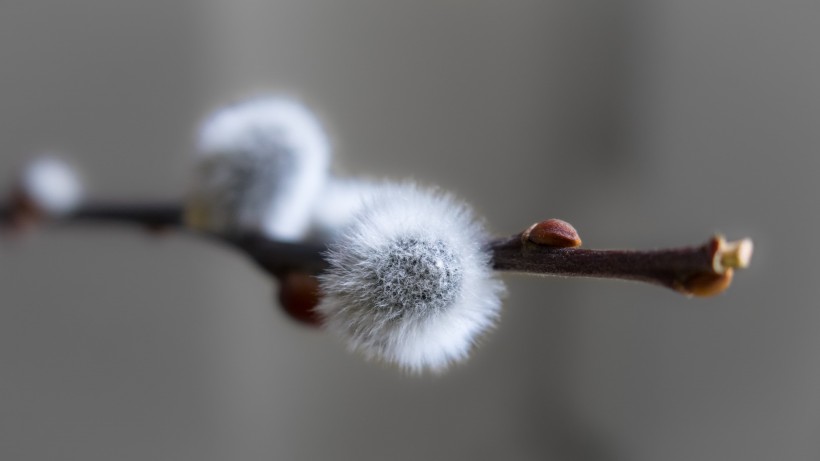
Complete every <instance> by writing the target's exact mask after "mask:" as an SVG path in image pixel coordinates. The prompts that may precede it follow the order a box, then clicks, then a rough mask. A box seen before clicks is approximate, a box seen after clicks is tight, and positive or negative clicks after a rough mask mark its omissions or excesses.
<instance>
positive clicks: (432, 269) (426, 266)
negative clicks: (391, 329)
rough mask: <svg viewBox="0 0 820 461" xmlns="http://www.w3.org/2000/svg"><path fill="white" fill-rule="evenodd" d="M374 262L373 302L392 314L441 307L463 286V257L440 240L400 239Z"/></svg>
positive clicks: (435, 309)
mask: <svg viewBox="0 0 820 461" xmlns="http://www.w3.org/2000/svg"><path fill="white" fill-rule="evenodd" d="M375 262H376V264H375V266H374V268H375V270H374V274H373V277H374V286H373V296H374V301H375V302H374V303H373V305H374V306H375V307H376V308H377V309H380V310H385V311H388V312H389V313H390V314H391V317H396V318H398V317H403V316H405V315H416V316H417V315H426V314H430V313H434V312H437V311H440V310H442V309H444V308H446V307H447V306H448V305H450V304H451V303H453V301H454V300H455V298H456V296H457V295H458V292H459V290H460V288H461V280H462V276H463V274H462V269H461V264H460V261H458V258H457V256H456V255H455V254H454V253H453V251H452V250H451V249H450V248H449V247H448V246H447V245H446V244H445V243H444V242H442V241H440V240H438V241H432V242H431V241H424V240H419V239H415V238H402V239H398V240H396V241H394V242H392V243H390V244H389V245H388V247H387V248H386V249H385V251H383V252H379V257H378V258H377V261H375Z"/></svg>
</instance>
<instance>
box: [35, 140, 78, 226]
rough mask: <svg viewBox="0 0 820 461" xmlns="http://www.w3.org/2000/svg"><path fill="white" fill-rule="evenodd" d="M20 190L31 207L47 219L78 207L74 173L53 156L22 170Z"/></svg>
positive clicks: (76, 177) (40, 158)
mask: <svg viewBox="0 0 820 461" xmlns="http://www.w3.org/2000/svg"><path fill="white" fill-rule="evenodd" d="M20 187H21V189H22V192H23V194H24V195H25V196H26V197H27V198H28V199H30V200H31V201H32V202H34V204H35V206H37V207H38V208H39V209H40V210H42V211H43V212H44V213H46V214H47V215H50V216H62V215H65V214H68V213H71V212H72V211H74V210H75V209H76V208H77V207H78V206H79V205H80V202H81V201H82V196H83V187H82V182H81V181H80V178H79V175H78V174H77V172H76V171H75V170H74V168H72V167H71V166H70V165H69V164H68V163H66V162H65V161H64V160H61V159H60V158H58V157H56V156H53V155H45V156H42V157H39V158H37V159H35V160H32V161H31V162H29V163H28V164H27V165H26V166H25V167H24V168H23V171H22V175H21V177H20Z"/></svg>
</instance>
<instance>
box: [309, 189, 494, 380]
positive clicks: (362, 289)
mask: <svg viewBox="0 0 820 461" xmlns="http://www.w3.org/2000/svg"><path fill="white" fill-rule="evenodd" d="M485 241H486V236H485V233H484V230H483V227H482V225H481V224H480V223H479V222H478V221H477V220H476V219H475V218H474V216H473V214H472V212H471V211H470V210H469V208H468V207H467V206H466V205H464V204H463V203H460V202H457V201H455V200H454V199H453V198H451V197H450V196H449V195H445V194H441V193H439V192H435V191H430V190H422V189H420V188H418V187H416V186H413V185H401V186H387V185H385V186H381V187H380V190H379V191H378V193H375V194H373V196H372V197H371V198H370V199H368V200H366V202H365V205H364V207H363V209H362V211H361V213H359V214H358V215H357V217H356V218H355V220H354V222H353V224H352V225H351V226H350V227H349V228H348V229H347V230H346V231H345V232H344V233H343V234H342V236H341V237H339V239H338V240H337V241H335V242H334V243H333V244H331V245H330V250H329V252H328V261H329V263H330V268H329V269H328V270H327V271H326V273H325V274H324V275H322V276H321V277H320V282H321V291H322V293H323V294H324V297H323V299H322V301H321V303H320V304H319V306H318V307H317V309H318V311H319V313H320V314H321V315H322V317H323V320H324V324H325V326H326V328H328V329H329V330H331V331H333V332H335V333H336V334H338V335H340V336H342V337H343V338H345V339H346V341H347V343H348V345H349V347H350V348H351V349H353V350H355V351H360V352H362V353H363V354H364V355H365V356H366V357H368V358H372V359H379V360H383V361H386V362H390V363H395V364H398V365H399V366H400V367H402V368H404V369H407V370H410V371H414V372H420V371H423V370H431V371H434V372H438V371H443V370H444V369H445V368H446V367H447V366H448V365H450V364H451V363H453V362H457V361H461V360H464V359H465V358H466V357H467V355H468V353H469V351H470V349H471V347H472V345H473V344H474V343H475V341H476V339H477V338H478V337H479V336H480V335H481V334H482V333H484V332H485V331H487V330H488V329H489V328H490V327H492V326H493V325H494V323H495V321H496V319H497V318H498V315H499V311H500V307H501V301H500V297H501V294H502V293H503V291H504V287H503V285H502V283H501V282H500V281H499V280H498V279H497V278H495V277H494V276H493V271H492V268H491V266H490V254H489V253H488V252H487V251H486V250H484V249H482V245H483V243H484V242H485Z"/></svg>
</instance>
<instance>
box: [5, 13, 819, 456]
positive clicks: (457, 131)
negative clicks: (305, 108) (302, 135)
mask: <svg viewBox="0 0 820 461" xmlns="http://www.w3.org/2000/svg"><path fill="white" fill-rule="evenodd" d="M818 44H820V3H817V2H816V1H809V0H786V1H783V2H770V1H764V0H743V1H741V0H718V1H714V0H710V1H705V0H696V1H687V2H680V1H671V0H661V1H655V2H646V1H640V0H619V1H605V0H597V1H588V0H581V1H577V0H548V1H542V2H529V1H510V2H491V1H472V2H467V1H433V0H431V1H395V2H379V1H375V0H344V1H331V0H324V1H320V0H286V1H270V2H263V1H254V0H209V1H207V2H198V1H193V0H185V1H179V2H163V1H155V0H151V1H134V0H129V1H125V0H114V1H112V0H74V1H71V2H65V1H59V0H36V1H28V2H4V3H3V4H2V5H0V148H1V150H2V155H1V156H0V172H2V173H3V176H4V177H5V178H6V179H8V178H9V177H10V176H11V174H12V172H13V169H14V168H15V167H16V166H17V165H19V164H20V163H21V162H22V161H23V160H24V159H25V158H26V157H27V156H28V155H30V154H32V153H36V152H39V151H41V150H43V149H59V150H62V151H65V152H68V153H70V154H71V157H72V158H73V159H74V160H75V162H76V163H77V164H79V165H80V166H81V167H82V169H83V172H84V174H85V177H86V179H87V182H88V187H89V189H91V190H92V195H94V196H98V197H107V198H140V199H163V198H176V197H179V196H180V195H181V194H182V193H183V191H184V190H185V188H186V186H187V178H188V176H187V175H188V171H187V166H188V164H187V157H188V153H189V152H190V150H191V149H192V146H193V142H192V138H193V133H194V131H195V127H196V124H197V123H198V121H199V120H201V118H202V117H203V116H204V114H206V113H207V112H208V111H209V110H211V109H213V108H215V107H218V106H220V105H222V104H224V103H226V102H230V101H233V100H237V99H239V98H242V97H245V96H249V95H253V94H256V93H258V92H259V91H265V90H267V91H284V92H287V93H290V94H295V95H297V96H300V97H301V98H302V99H303V100H304V101H305V102H307V103H308V104H309V105H310V106H311V107H313V108H314V109H315V110H316V111H317V112H318V114H319V115H320V116H321V118H322V120H323V121H324V122H325V124H326V126H327V128H328V131H329V132H330V133H331V134H332V138H333V142H334V146H335V149H336V152H337V160H336V161H337V162H338V163H341V165H343V167H344V168H343V170H342V172H343V173H346V174H368V175H371V176H377V177H378V176H389V177H392V178H405V177H413V178H416V179H418V180H420V181H422V182H424V183H429V184H438V185H440V186H442V187H443V188H445V189H449V190H452V191H454V192H456V193H457V194H458V195H459V196H461V197H463V198H464V199H466V200H467V201H469V202H470V203H472V204H473V205H474V206H475V208H476V209H477V211H478V212H479V213H481V214H483V215H484V216H485V217H486V218H487V221H488V223H489V227H490V228H491V229H492V230H493V231H494V232H495V233H497V234H511V233H514V232H517V231H520V230H521V229H523V228H525V227H527V226H528V225H529V224H531V223H532V222H534V221H536V220H540V219H544V218H549V217H560V218H563V219H566V220H568V221H570V222H571V223H573V224H574V225H575V227H576V228H577V229H578V230H579V232H580V234H581V236H582V238H583V239H584V243H585V245H587V246H589V247H645V248H648V247H656V246H674V245H679V244H695V243H700V242H701V241H703V240H705V239H706V238H707V237H709V236H710V235H711V234H712V233H713V232H716V231H721V232H724V233H726V234H727V235H728V236H729V237H730V238H739V237H743V236H747V235H748V236H751V237H753V238H754V239H755V243H756V245H757V253H756V255H755V260H754V261H753V264H752V267H751V268H750V269H749V270H747V271H745V272H742V273H740V274H738V276H737V277H736V280H735V285H734V286H733V287H732V288H731V289H730V290H729V291H728V292H727V293H725V294H724V295H722V296H720V297H717V298H713V299H694V300H690V299H685V298H683V297H681V296H678V295H676V294H674V293H672V292H669V291H666V290H663V289H660V288H656V287H650V286H644V285H639V284H630V283H618V282H603V281H591V280H559V279H548V278H544V279H537V278H527V277H515V276H505V280H507V282H508V285H509V293H510V294H509V297H508V299H507V301H506V303H505V307H504V313H503V318H502V322H501V325H500V326H499V328H498V329H497V330H496V331H495V332H494V333H493V334H491V335H490V336H488V337H487V338H486V340H485V341H484V343H483V344H482V347H480V348H479V349H477V350H476V351H475V353H474V354H473V357H472V358H471V360H470V361H469V362H467V363H466V364H465V365H463V366H460V367H457V368H456V369H454V370H452V371H451V372H449V373H447V374H446V375H444V376H442V377H437V378H435V377H423V378H418V377H407V376H403V375H402V374H400V373H398V372H397V371H395V370H393V369H390V368H385V367H381V366H378V365H374V364H368V363H365V362H364V361H363V360H361V359H360V358H359V357H357V356H353V355H350V354H348V353H347V352H346V351H345V350H344V348H343V346H342V345H341V343H340V342H339V341H337V340H335V339H334V338H331V337H329V336H328V335H324V334H322V333H320V332H315V331H312V330H309V329H306V328H303V327H300V326H299V325H296V324H294V323H292V322H291V321H290V320H289V319H288V318H286V317H285V316H284V315H283V314H282V313H281V312H280V311H279V310H278V308H277V307H276V305H275V303H274V299H275V287H273V286H272V284H271V282H270V280H268V279H267V278H266V277H265V276H264V275H263V274H262V273H261V272H260V271H258V270H256V269H255V268H254V267H253V266H252V265H251V264H250V263H249V262H248V261H247V260H245V259H244V258H243V257H242V256H241V255H239V254H237V253H234V252H232V251H230V250H227V249H225V248H221V247H217V246H214V245H212V244H210V243H207V242H204V241H199V240H195V239H190V238H186V237H184V236H170V237H168V238H164V239H154V238H150V237H146V236H145V235H143V233H141V232H139V231H136V230H134V229H129V228H122V229H119V228H115V229H111V228H77V227H73V228H70V229H59V230H49V231H47V232H44V233H41V234H40V235H37V236H35V237H34V238H32V239H28V240H26V241H24V242H15V243H8V242H3V243H2V245H0V364H2V373H0V459H9V460H43V459H61V460H69V459H70V460H75V459H76V460H108V459H117V460H145V459H174V460H178V459H196V460H201V461H205V460H225V459H236V460H257V459H259V460H261V459H283V460H285V459H288V460H297V459H298V460H303V459H304V460H313V459H359V460H383V459H390V460H417V459H425V460H439V459H448V460H449V459H471V460H485V459H487V460H492V459H505V460H536V459H538V460H541V459H555V460H585V461H586V460H591V461H597V460H600V461H608V460H647V461H650V460H665V461H677V460H680V461H688V460H700V461H707V460H744V461H749V460H772V459H778V460H809V459H818V457H820V442H818V434H820V392H818V389H820V354H818V353H817V351H819V350H820V335H818V334H817V333H818V331H820V309H818V301H817V294H818V282H817V281H818V280H820V277H818V276H820V270H819V269H818V266H817V260H818V249H817V248H818V246H817V245H816V244H815V242H814V240H813V239H814V238H816V236H817V235H818V231H820V214H819V213H818V205H817V203H818V193H817V176H818V173H820V52H819V51H818V50H819V49H818Z"/></svg>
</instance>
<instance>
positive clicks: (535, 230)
mask: <svg viewBox="0 0 820 461" xmlns="http://www.w3.org/2000/svg"><path fill="white" fill-rule="evenodd" d="M522 237H523V238H524V240H525V241H529V242H531V243H534V244H536V245H544V246H550V247H555V248H573V247H577V246H581V237H579V236H578V231H576V230H575V228H574V227H572V224H570V223H568V222H566V221H562V220H560V219H548V220H546V221H541V222H539V223H536V224H533V225H532V226H530V228H529V229H527V230H526V231H524V234H523V235H522Z"/></svg>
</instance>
